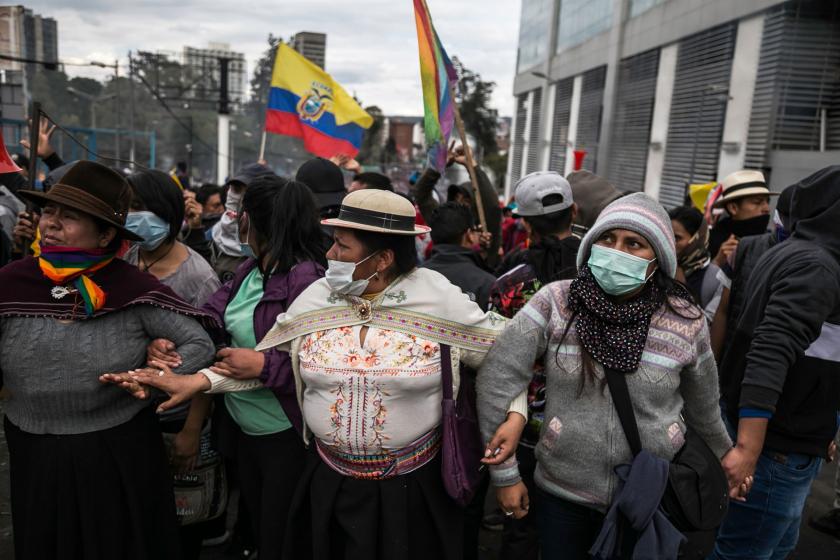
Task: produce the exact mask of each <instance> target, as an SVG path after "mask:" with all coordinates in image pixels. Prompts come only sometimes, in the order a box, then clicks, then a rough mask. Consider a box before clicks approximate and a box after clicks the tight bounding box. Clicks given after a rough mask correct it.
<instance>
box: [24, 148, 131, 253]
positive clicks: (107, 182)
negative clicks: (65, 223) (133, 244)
mask: <svg viewBox="0 0 840 560" xmlns="http://www.w3.org/2000/svg"><path fill="white" fill-rule="evenodd" d="M18 195H20V197H21V198H25V199H27V200H31V201H32V202H34V203H35V204H37V205H39V206H44V205H45V204H47V203H48V202H55V203H57V204H63V205H64V206H68V207H70V208H73V209H75V210H79V211H81V212H84V213H85V214H89V215H90V216H92V217H94V218H96V219H97V220H100V221H102V222H105V223H106V224H108V225H110V226H114V227H115V228H116V229H117V231H118V232H119V235H120V236H121V237H122V238H123V239H128V240H129V241H143V238H142V237H140V236H139V235H137V234H135V233H132V232H130V231H129V230H127V229H126V228H125V218H126V216H127V215H128V208H129V205H130V204H131V187H130V186H129V185H128V182H127V181H126V180H125V179H124V178H123V177H122V175H120V174H119V173H117V172H116V171H114V170H113V169H110V168H108V167H105V166H104V165H102V164H100V163H96V162H94V161H80V162H78V163H76V164H75V165H73V167H71V168H70V169H68V170H67V173H65V174H64V176H63V177H62V178H61V180H60V181H59V182H57V183H56V184H54V185H53V187H52V188H51V189H50V190H49V192H45V193H44V192H41V191H29V190H23V191H18Z"/></svg>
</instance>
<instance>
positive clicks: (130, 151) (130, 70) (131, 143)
mask: <svg viewBox="0 0 840 560" xmlns="http://www.w3.org/2000/svg"><path fill="white" fill-rule="evenodd" d="M128 88H129V92H130V96H131V107H130V111H129V113H128V128H130V129H131V131H130V132H129V146H130V147H129V149H128V159H129V160H131V170H132V171H134V155H135V151H134V148H135V146H134V59H132V58H131V51H128Z"/></svg>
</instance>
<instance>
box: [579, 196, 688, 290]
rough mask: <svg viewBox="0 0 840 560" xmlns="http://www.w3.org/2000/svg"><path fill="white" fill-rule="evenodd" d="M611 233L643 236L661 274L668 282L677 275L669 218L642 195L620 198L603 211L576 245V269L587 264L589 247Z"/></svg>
mask: <svg viewBox="0 0 840 560" xmlns="http://www.w3.org/2000/svg"><path fill="white" fill-rule="evenodd" d="M611 229H626V230H630V231H634V232H636V233H638V234H639V235H641V236H643V237H644V238H645V239H647V240H648V242H649V243H650V244H651V246H652V247H653V251H654V253H656V259H657V262H658V263H659V268H661V269H662V272H664V273H665V274H667V275H668V276H670V277H671V278H673V277H674V275H675V274H676V273H677V250H676V248H675V247H674V229H673V228H672V227H671V218H669V217H668V213H667V212H666V211H665V209H664V208H663V207H662V205H661V204H659V203H658V202H656V201H655V200H653V199H652V198H651V197H649V196H648V195H646V194H644V193H633V194H630V195H627V196H623V197H621V198H619V199H618V200H615V201H613V202H611V203H610V204H609V206H607V207H606V208H604V211H603V212H601V215H600V216H598V219H597V220H596V221H595V224H594V225H593V226H592V229H590V230H589V231H588V232H587V233H586V236H585V237H584V238H583V241H581V243H580V249H579V250H578V256H577V265H578V268H580V267H582V266H583V265H584V264H586V262H587V261H589V252H590V251H591V249H592V244H593V243H595V241H597V240H598V238H599V237H601V235H603V234H604V233H605V232H607V231H610V230H611Z"/></svg>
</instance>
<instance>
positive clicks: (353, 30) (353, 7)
mask: <svg viewBox="0 0 840 560" xmlns="http://www.w3.org/2000/svg"><path fill="white" fill-rule="evenodd" d="M427 3H428V5H429V9H430V10H431V12H432V15H433V18H434V21H435V25H436V27H437V31H438V35H439V36H440V38H441V40H442V41H443V43H444V45H445V47H446V49H447V51H448V52H449V54H450V56H457V57H458V58H459V59H461V61H462V62H463V63H464V64H465V65H466V66H467V67H468V68H470V69H471V70H474V71H476V72H478V73H480V74H481V75H482V77H483V78H484V79H486V80H491V81H494V82H496V84H497V87H496V91H495V93H494V96H493V104H494V106H495V107H496V108H498V109H499V112H500V113H501V114H503V115H510V114H511V112H512V110H513V97H512V88H513V75H514V65H515V60H516V40H517V36H518V31H519V23H518V22H519V3H518V2H513V1H512V0H484V1H483V2H479V1H478V0H469V1H467V0H427ZM27 6H28V7H30V8H31V9H33V10H34V11H35V12H36V13H40V14H41V15H43V16H47V17H53V18H55V19H56V20H57V21H58V35H59V57H60V58H61V59H62V60H75V61H89V60H102V61H106V60H107V61H108V62H110V61H113V60H114V59H116V58H119V59H120V60H121V61H122V62H123V63H125V61H126V58H127V54H128V51H129V50H132V51H137V50H147V51H164V52H170V53H173V54H177V53H180V52H181V50H182V48H183V46H185V45H189V46H194V47H203V46H206V44H207V43H208V42H210V41H213V42H224V43H229V44H230V45H231V48H232V49H233V50H235V51H238V52H244V53H245V57H246V60H247V61H248V67H249V73H250V71H251V70H252V69H253V65H254V62H255V61H256V60H257V59H258V58H259V56H260V55H261V54H262V52H263V51H264V50H265V48H266V46H267V44H266V38H267V37H268V34H269V33H273V34H274V35H279V36H281V37H283V38H288V37H290V36H291V35H292V34H294V33H296V32H298V31H320V32H324V33H327V71H329V72H330V73H332V74H333V75H334V76H335V77H336V79H338V80H339V81H340V82H341V83H342V85H343V86H344V87H345V88H346V89H347V90H348V91H349V92H351V93H353V92H356V94H357V95H358V96H359V97H360V98H361V99H362V100H363V101H364V102H365V103H366V104H375V105H378V106H379V107H381V108H382V109H383V111H385V113H386V114H406V115H419V114H422V111H423V104H422V99H421V97H420V91H421V90H420V77H419V73H420V70H419V63H418V57H417V35H416V31H415V26H414V13H413V7H412V2H410V1H409V0H357V1H355V2H348V1H346V0H298V1H296V2H291V1H290V0H284V1H281V2H278V1H277V0H273V1H271V0H252V1H250V2H247V3H246V2H241V3H231V2H230V1H229V0H226V1H222V0H202V1H199V0H181V1H173V0H167V1H163V0H151V1H148V0H146V1H143V2H136V3H134V2H113V1H106V0H73V1H72V2H68V1H67V0H36V1H31V2H28V3H27ZM67 69H68V72H69V73H71V74H75V75H85V76H92V77H100V78H101V77H103V76H105V75H107V74H108V72H107V71H103V70H101V69H95V68H84V67H69V66H68V67H67Z"/></svg>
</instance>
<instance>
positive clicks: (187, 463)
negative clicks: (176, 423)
mask: <svg viewBox="0 0 840 560" xmlns="http://www.w3.org/2000/svg"><path fill="white" fill-rule="evenodd" d="M200 445H201V432H200V431H197V430H188V429H187V428H184V429H183V430H181V431H180V432H178V433H177V434H175V438H174V439H173V440H172V449H171V450H170V457H169V460H170V462H171V463H172V466H173V467H175V470H176V471H177V472H179V473H186V472H190V471H193V470H195V465H196V463H197V462H198V451H199V448H200Z"/></svg>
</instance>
